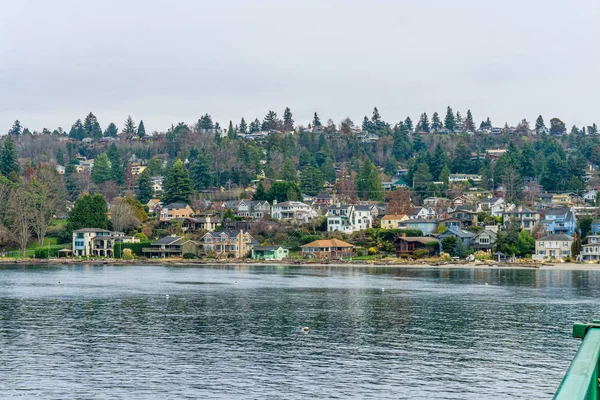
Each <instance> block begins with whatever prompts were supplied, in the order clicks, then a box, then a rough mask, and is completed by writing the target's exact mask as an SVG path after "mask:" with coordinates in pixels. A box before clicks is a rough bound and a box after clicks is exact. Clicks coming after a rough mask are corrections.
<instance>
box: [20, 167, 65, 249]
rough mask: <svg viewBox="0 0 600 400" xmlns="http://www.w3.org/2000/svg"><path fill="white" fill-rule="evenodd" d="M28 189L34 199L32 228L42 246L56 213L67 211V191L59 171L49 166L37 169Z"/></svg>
mask: <svg viewBox="0 0 600 400" xmlns="http://www.w3.org/2000/svg"><path fill="white" fill-rule="evenodd" d="M28 189H29V191H30V194H31V198H32V200H33V204H32V210H31V216H30V217H31V224H32V229H33V231H34V233H35V234H36V236H37V239H38V245H39V246H42V245H43V244H44V238H45V237H46V232H47V231H48V227H49V226H50V221H52V218H53V217H54V215H56V214H61V213H63V212H65V211H66V207H65V204H66V200H67V192H66V189H65V184H64V182H63V180H62V179H61V177H60V175H59V174H58V172H56V170H54V169H53V168H49V167H40V168H38V169H37V171H36V172H35V176H34V177H33V178H32V180H31V183H30V185H29V187H28Z"/></svg>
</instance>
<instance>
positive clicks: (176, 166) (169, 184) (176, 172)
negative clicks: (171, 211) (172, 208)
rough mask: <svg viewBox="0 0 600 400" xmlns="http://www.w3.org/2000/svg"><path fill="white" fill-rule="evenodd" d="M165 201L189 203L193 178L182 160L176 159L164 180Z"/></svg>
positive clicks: (163, 198)
mask: <svg viewBox="0 0 600 400" xmlns="http://www.w3.org/2000/svg"><path fill="white" fill-rule="evenodd" d="M163 192H164V193H163V197H162V200H163V203H164V204H165V205H166V204H169V203H176V202H181V203H187V202H188V201H189V197H190V195H191V194H192V192H193V187H192V180H191V179H190V176H189V175H188V172H187V171H186V170H185V168H184V166H183V162H182V161H181V160H179V159H178V160H177V161H175V163H173V165H172V166H171V168H169V170H168V171H167V175H166V177H165V180H164V182H163Z"/></svg>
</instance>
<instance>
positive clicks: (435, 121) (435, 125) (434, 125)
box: [431, 112, 443, 132]
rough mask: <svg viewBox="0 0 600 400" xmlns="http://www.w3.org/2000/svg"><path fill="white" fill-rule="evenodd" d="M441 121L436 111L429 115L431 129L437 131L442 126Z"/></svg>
mask: <svg viewBox="0 0 600 400" xmlns="http://www.w3.org/2000/svg"><path fill="white" fill-rule="evenodd" d="M442 126H443V125H442V121H440V115H439V114H438V113H437V112H434V113H433V116H432V117H431V130H432V131H434V132H437V131H438V130H440V129H441V128H442Z"/></svg>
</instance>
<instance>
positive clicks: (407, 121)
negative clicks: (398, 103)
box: [404, 117, 413, 132]
mask: <svg viewBox="0 0 600 400" xmlns="http://www.w3.org/2000/svg"><path fill="white" fill-rule="evenodd" d="M404 125H406V129H408V131H409V132H412V131H413V122H412V119H410V117H406V119H405V120H404Z"/></svg>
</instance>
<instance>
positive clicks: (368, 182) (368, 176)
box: [356, 158, 383, 201]
mask: <svg viewBox="0 0 600 400" xmlns="http://www.w3.org/2000/svg"><path fill="white" fill-rule="evenodd" d="M357 180H358V182H357V183H356V187H357V188H358V195H359V196H360V197H361V198H362V199H363V200H377V201H380V200H383V186H382V184H381V178H380V177H379V171H378V170H377V167H375V165H374V164H373V162H372V161H371V160H370V159H369V158H367V159H365V161H364V162H363V164H362V166H361V168H360V172H359V174H358V175H357Z"/></svg>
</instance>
